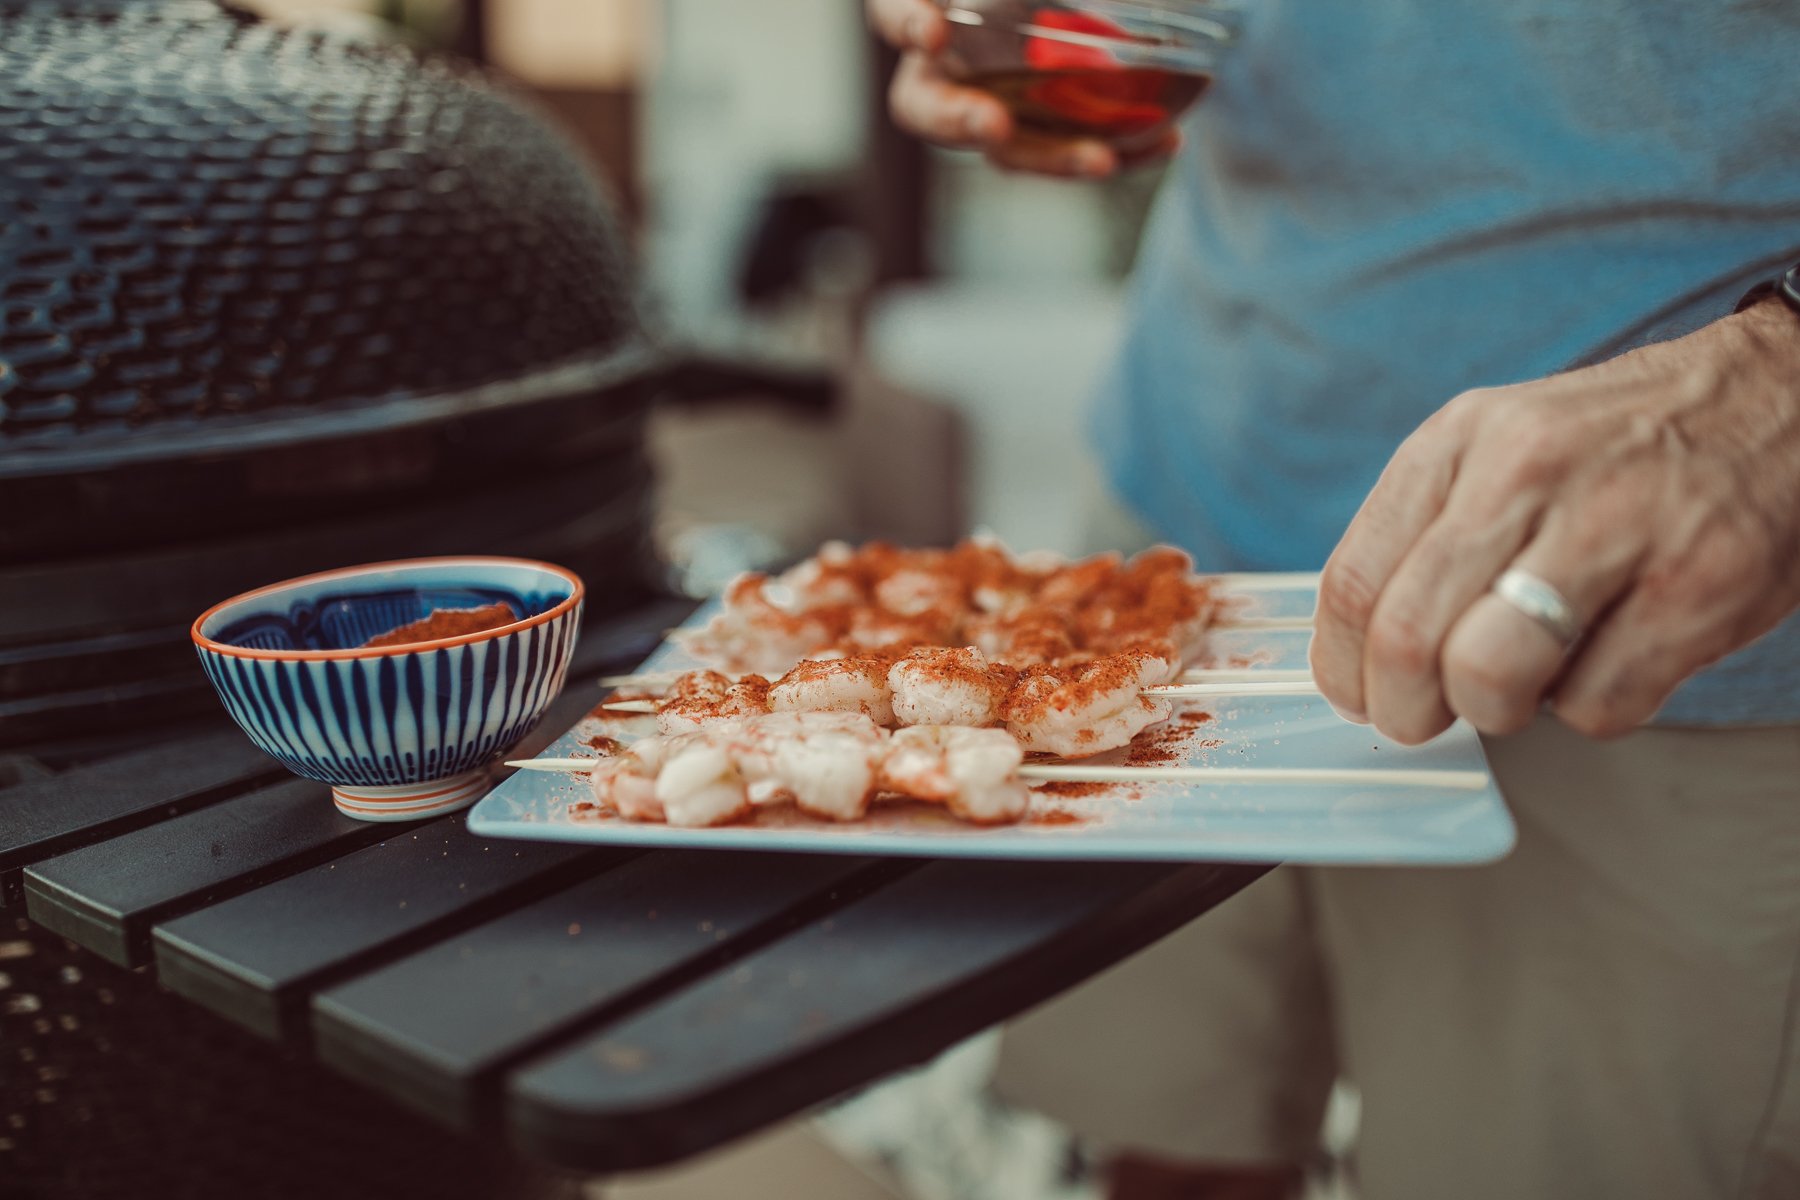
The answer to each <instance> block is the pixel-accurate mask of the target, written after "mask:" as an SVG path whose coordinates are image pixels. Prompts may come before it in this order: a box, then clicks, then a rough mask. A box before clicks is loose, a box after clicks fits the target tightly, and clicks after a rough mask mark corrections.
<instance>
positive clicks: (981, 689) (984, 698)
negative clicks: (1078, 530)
mask: <svg viewBox="0 0 1800 1200" xmlns="http://www.w3.org/2000/svg"><path fill="white" fill-rule="evenodd" d="M1017 676H1018V672H1016V671H1014V670H1013V669H1012V668H1011V667H1008V666H1004V665H1002V664H999V663H990V662H989V661H988V660H987V659H986V658H984V657H983V656H982V654H981V652H980V651H979V650H976V649H975V648H974V647H973V646H970V647H965V648H964V649H961V650H915V651H913V652H912V653H911V654H909V655H907V656H906V657H905V658H903V659H901V660H900V661H899V662H897V663H895V664H894V666H893V668H892V669H891V670H890V671H888V686H889V687H890V688H892V689H893V694H894V719H895V720H897V721H898V722H899V723H900V724H902V725H974V726H980V725H992V724H994V723H995V722H996V721H998V720H999V719H1000V706H1001V704H1002V703H1003V702H1004V701H1005V699H1006V694H1007V692H1008V691H1009V690H1010V689H1011V687H1012V685H1013V681H1014V680H1015V679H1016V678H1017Z"/></svg>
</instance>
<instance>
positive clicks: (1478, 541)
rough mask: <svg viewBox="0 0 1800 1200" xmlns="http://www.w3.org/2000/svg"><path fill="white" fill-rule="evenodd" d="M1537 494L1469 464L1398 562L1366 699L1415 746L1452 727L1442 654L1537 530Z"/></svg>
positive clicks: (1382, 722) (1379, 613)
mask: <svg viewBox="0 0 1800 1200" xmlns="http://www.w3.org/2000/svg"><path fill="white" fill-rule="evenodd" d="M1537 516H1538V507H1537V504H1536V503H1535V502H1534V501H1533V499H1532V498H1530V497H1528V496H1521V495H1514V496H1497V495H1495V494H1494V489H1493V488H1492V487H1491V485H1488V484H1487V482H1486V481H1485V480H1479V479H1475V478H1473V477H1472V476H1471V474H1470V473H1469V472H1467V471H1465V473H1464V474H1463V475H1462V476H1460V477H1459V478H1458V480H1457V482H1456V484H1455V485H1454V486H1453V487H1452V489H1451V493H1450V497H1449V499H1448V500H1447V501H1446V503H1445V506H1444V511H1443V512H1442V514H1440V515H1439V516H1438V518H1437V519H1436V520H1435V521H1433V522H1432V523H1431V526H1430V527H1429V528H1428V529H1426V530H1425V532H1424V533H1423V534H1421V535H1420V536H1419V539H1418V541H1417V542H1416V543H1414V544H1413V546H1412V548H1411V549H1410V550H1408V551H1406V554H1405V557H1404V558H1402V559H1401V561H1400V564H1399V565H1398V566H1397V567H1395V569H1394V572H1393V574H1392V576H1391V577H1390V578H1389V579H1388V582H1387V584H1386V586H1385V587H1383V588H1382V589H1381V594H1380V596H1379V598H1378V599H1377V600H1376V603H1375V610H1374V612H1373V614H1372V615H1371V616H1370V619H1369V625H1368V629H1367V631H1366V633H1365V635H1364V636H1365V646H1364V657H1363V699H1364V702H1365V703H1366V705H1367V708H1366V709H1365V711H1366V712H1367V714H1368V717H1369V720H1370V722H1371V723H1372V724H1374V726H1375V727H1376V728H1377V729H1379V730H1381V732H1382V733H1384V734H1386V735H1387V736H1388V737H1391V738H1393V739H1394V740H1395V741H1398V742H1402V743H1404V744H1406V745H1416V744H1418V743H1420V742H1424V741H1429V740H1430V739H1432V738H1434V737H1436V736H1437V735H1438V734H1440V733H1442V732H1443V731H1444V730H1446V729H1448V728H1450V725H1451V724H1452V723H1453V722H1454V721H1455V720H1456V713H1455V712H1454V711H1452V705H1451V702H1450V700H1449V698H1448V697H1447V696H1446V694H1445V685H1444V681H1443V676H1442V670H1443V668H1442V657H1443V651H1444V647H1445V642H1446V640H1447V639H1448V637H1449V635H1450V631H1451V629H1452V627H1453V626H1455V625H1456V623H1457V622H1458V620H1459V619H1460V618H1461V617H1462V616H1463V614H1464V613H1465V612H1466V611H1468V609H1469V607H1470V606H1471V605H1472V604H1475V603H1476V602H1478V601H1479V600H1480V598H1481V596H1482V594H1483V593H1484V592H1486V591H1487V590H1488V588H1489V587H1490V586H1492V584H1493V581H1494V579H1495V577H1496V576H1498V575H1499V574H1500V572H1501V571H1503V570H1505V568H1506V566H1507V564H1508V563H1510V562H1512V560H1513V558H1514V557H1515V556H1516V555H1517V554H1518V553H1519V551H1520V548H1521V547H1523V546H1524V545H1525V543H1526V541H1527V539H1528V538H1529V537H1530V536H1531V530H1532V526H1533V524H1534V523H1535V521H1536V519H1537Z"/></svg>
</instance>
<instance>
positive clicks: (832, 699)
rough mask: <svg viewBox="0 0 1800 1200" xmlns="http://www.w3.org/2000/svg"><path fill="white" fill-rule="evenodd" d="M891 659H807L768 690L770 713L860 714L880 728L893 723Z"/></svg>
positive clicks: (863, 657)
mask: <svg viewBox="0 0 1800 1200" xmlns="http://www.w3.org/2000/svg"><path fill="white" fill-rule="evenodd" d="M889 662H890V660H888V659H885V658H877V657H870V656H867V655H864V656H860V657H857V658H838V659H804V660H802V661H801V662H798V663H795V664H794V669H793V670H791V671H789V672H788V673H787V674H786V675H783V676H782V677H781V678H780V679H777V680H776V681H775V682H774V684H773V685H772V686H771V687H770V688H769V699H768V707H769V711H770V712H852V713H855V712H859V713H862V714H864V715H865V716H867V717H869V718H870V719H871V720H873V721H874V722H875V723H876V724H877V725H892V724H893V723H894V700H893V692H892V690H891V689H890V688H889V687H888V681H887V674H888V666H889Z"/></svg>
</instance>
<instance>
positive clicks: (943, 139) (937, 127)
mask: <svg viewBox="0 0 1800 1200" xmlns="http://www.w3.org/2000/svg"><path fill="white" fill-rule="evenodd" d="M868 7H869V13H870V17H871V19H872V20H873V21H874V23H875V26H876V28H877V29H878V30H879V31H880V32H881V33H882V35H883V36H884V37H886V38H887V39H888V40H889V41H890V42H892V43H893V44H894V45H895V46H896V47H898V48H899V49H901V51H902V52H903V56H902V59H901V63H900V68H899V70H898V71H897V72H896V73H895V76H894V82H893V87H892V90H891V93H890V104H891V107H892V109H893V113H894V118H895V120H896V121H897V122H899V124H900V125H901V126H902V127H904V128H906V129H908V130H910V131H912V132H913V133H916V134H918V135H919V136H921V137H925V138H927V139H929V140H932V141H935V142H938V143H941V144H944V145H949V146H959V147H965V148H970V149H979V150H984V151H986V152H987V154H988V157H989V158H990V159H992V160H993V161H994V162H995V163H996V164H998V165H1000V166H1003V167H1010V168H1015V169H1019V170H1026V171H1035V172H1039V173H1043V174H1050V175H1071V176H1086V177H1100V176H1105V175H1110V174H1112V173H1113V172H1115V171H1117V170H1118V169H1120V167H1122V166H1125V165H1128V164H1130V163H1132V162H1134V161H1138V160H1142V159H1147V158H1156V157H1159V156H1161V155H1164V154H1167V153H1168V152H1169V151H1170V150H1172V149H1173V148H1174V146H1175V145H1176V143H1177V141H1178V138H1177V135H1176V133H1175V129H1174V125H1175V122H1176V120H1177V119H1179V117H1180V116H1181V114H1182V113H1183V112H1185V111H1186V110H1187V108H1188V107H1189V106H1191V105H1192V104H1193V103H1194V101H1196V100H1198V99H1199V98H1200V96H1201V95H1202V94H1203V93H1204V92H1205V90H1206V87H1207V85H1208V84H1209V83H1210V82H1211V79H1212V75H1213V72H1214V71H1215V70H1216V68H1217V65H1218V63H1219V61H1220V59H1221V57H1222V56H1223V54H1224V53H1225V52H1226V50H1227V49H1228V47H1229V46H1230V45H1231V43H1232V40H1233V38H1234V37H1235V36H1236V32H1237V17H1236V10H1235V7H1234V6H1233V5H1231V4H1229V3H1221V2H1205V0H1062V2H1034V0H868Z"/></svg>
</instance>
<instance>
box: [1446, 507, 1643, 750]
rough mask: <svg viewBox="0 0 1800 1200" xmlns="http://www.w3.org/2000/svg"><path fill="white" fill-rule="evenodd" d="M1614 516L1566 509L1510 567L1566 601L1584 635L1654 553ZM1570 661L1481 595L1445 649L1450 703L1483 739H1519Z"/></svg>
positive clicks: (1522, 619) (1518, 615)
mask: <svg viewBox="0 0 1800 1200" xmlns="http://www.w3.org/2000/svg"><path fill="white" fill-rule="evenodd" d="M1614 515H1615V514H1614V513H1612V512H1610V511H1609V506H1608V505H1607V504H1606V503H1605V502H1603V501H1590V502H1588V503H1586V504H1583V503H1574V504H1565V505H1562V506H1560V507H1559V508H1558V509H1556V510H1555V511H1554V512H1553V513H1552V514H1551V515H1550V517H1549V518H1548V519H1547V520H1546V522H1545V525H1544V528H1543V529H1542V530H1541V531H1540V532H1539V533H1538V535H1537V536H1536V537H1535V538H1533V539H1532V542H1531V544H1530V545H1528V546H1526V547H1525V549H1524V551H1523V552H1522V553H1520V554H1519V556H1518V557H1517V558H1516V559H1514V560H1513V561H1512V563H1511V564H1510V565H1511V566H1513V567H1516V568H1518V569H1520V570H1523V571H1527V572H1529V573H1531V574H1533V575H1536V576H1537V577H1538V578H1540V579H1542V580H1543V581H1544V582H1546V583H1548V584H1549V585H1550V586H1551V587H1553V588H1555V589H1556V590H1557V591H1558V592H1559V593H1561V595H1562V597H1563V599H1565V600H1567V601H1568V602H1569V604H1570V606H1571V607H1572V608H1574V609H1575V614H1576V617H1577V618H1578V619H1579V621H1580V623H1581V625H1582V627H1583V628H1593V627H1594V625H1595V623H1596V622H1597V621H1599V620H1600V619H1601V617H1602V615H1603V614H1605V613H1606V612H1607V611H1608V610H1609V609H1610V608H1611V607H1612V606H1613V605H1614V603H1615V602H1617V601H1618V600H1619V598H1620V596H1621V595H1622V594H1623V593H1624V592H1625V591H1626V589H1627V588H1628V587H1629V586H1630V584H1631V582H1632V580H1633V578H1634V577H1635V576H1636V574H1637V572H1638V570H1639V568H1640V566H1641V565H1642V562H1643V559H1644V555H1645V554H1646V552H1647V549H1648V540H1647V539H1646V538H1645V537H1644V536H1643V535H1642V534H1640V533H1639V532H1637V526H1635V525H1634V524H1633V523H1631V522H1628V521H1623V520H1614V519H1612V518H1613V516H1614ZM1498 573H1499V572H1498V571H1496V572H1495V574H1496V575H1498ZM1583 653H1585V649H1584V651H1583ZM1566 658H1567V650H1566V648H1565V647H1564V646H1563V645H1562V643H1561V642H1559V641H1558V640H1557V638H1556V636H1555V635H1554V634H1552V633H1551V632H1550V631H1549V630H1547V629H1545V628H1544V627H1543V626H1542V625H1540V624H1538V622H1536V621H1534V620H1532V619H1531V618H1530V617H1528V616H1526V615H1525V614H1524V613H1522V612H1520V611H1519V610H1518V609H1517V608H1514V607H1513V606H1512V605H1511V604H1509V603H1507V602H1506V601H1504V600H1502V599H1500V597H1498V596H1495V595H1481V596H1479V597H1478V598H1476V599H1475V600H1474V602H1473V603H1472V604H1470V605H1469V607H1468V610H1467V611H1466V612H1465V613H1463V614H1462V615H1461V617H1460V619H1459V620H1457V622H1456V624H1455V626H1454V628H1452V629H1451V631H1450V634H1449V636H1448V637H1447V638H1446V639H1445V642H1444V649H1443V655H1442V663H1441V670H1442V678H1443V689H1444V696H1445V699H1446V702H1447V703H1448V705H1449V707H1450V709H1451V710H1452V711H1453V712H1455V713H1456V714H1457V715H1458V716H1461V717H1462V718H1464V719H1465V720H1467V721H1468V722H1469V723H1470V724H1471V725H1473V726H1475V728H1477V729H1479V730H1481V731H1482V732H1483V733H1492V734H1503V733H1515V732H1517V731H1518V730H1520V729H1523V728H1524V727H1525V726H1526V725H1528V724H1530V723H1531V720H1532V718H1533V717H1534V716H1536V714H1537V712H1538V709H1539V708H1540V707H1541V706H1542V705H1543V702H1544V698H1545V696H1546V695H1548V694H1549V692H1550V690H1551V688H1552V686H1553V685H1554V684H1555V682H1556V679H1557V676H1558V675H1560V674H1561V673H1562V671H1563V669H1564V666H1565V661H1566Z"/></svg>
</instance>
